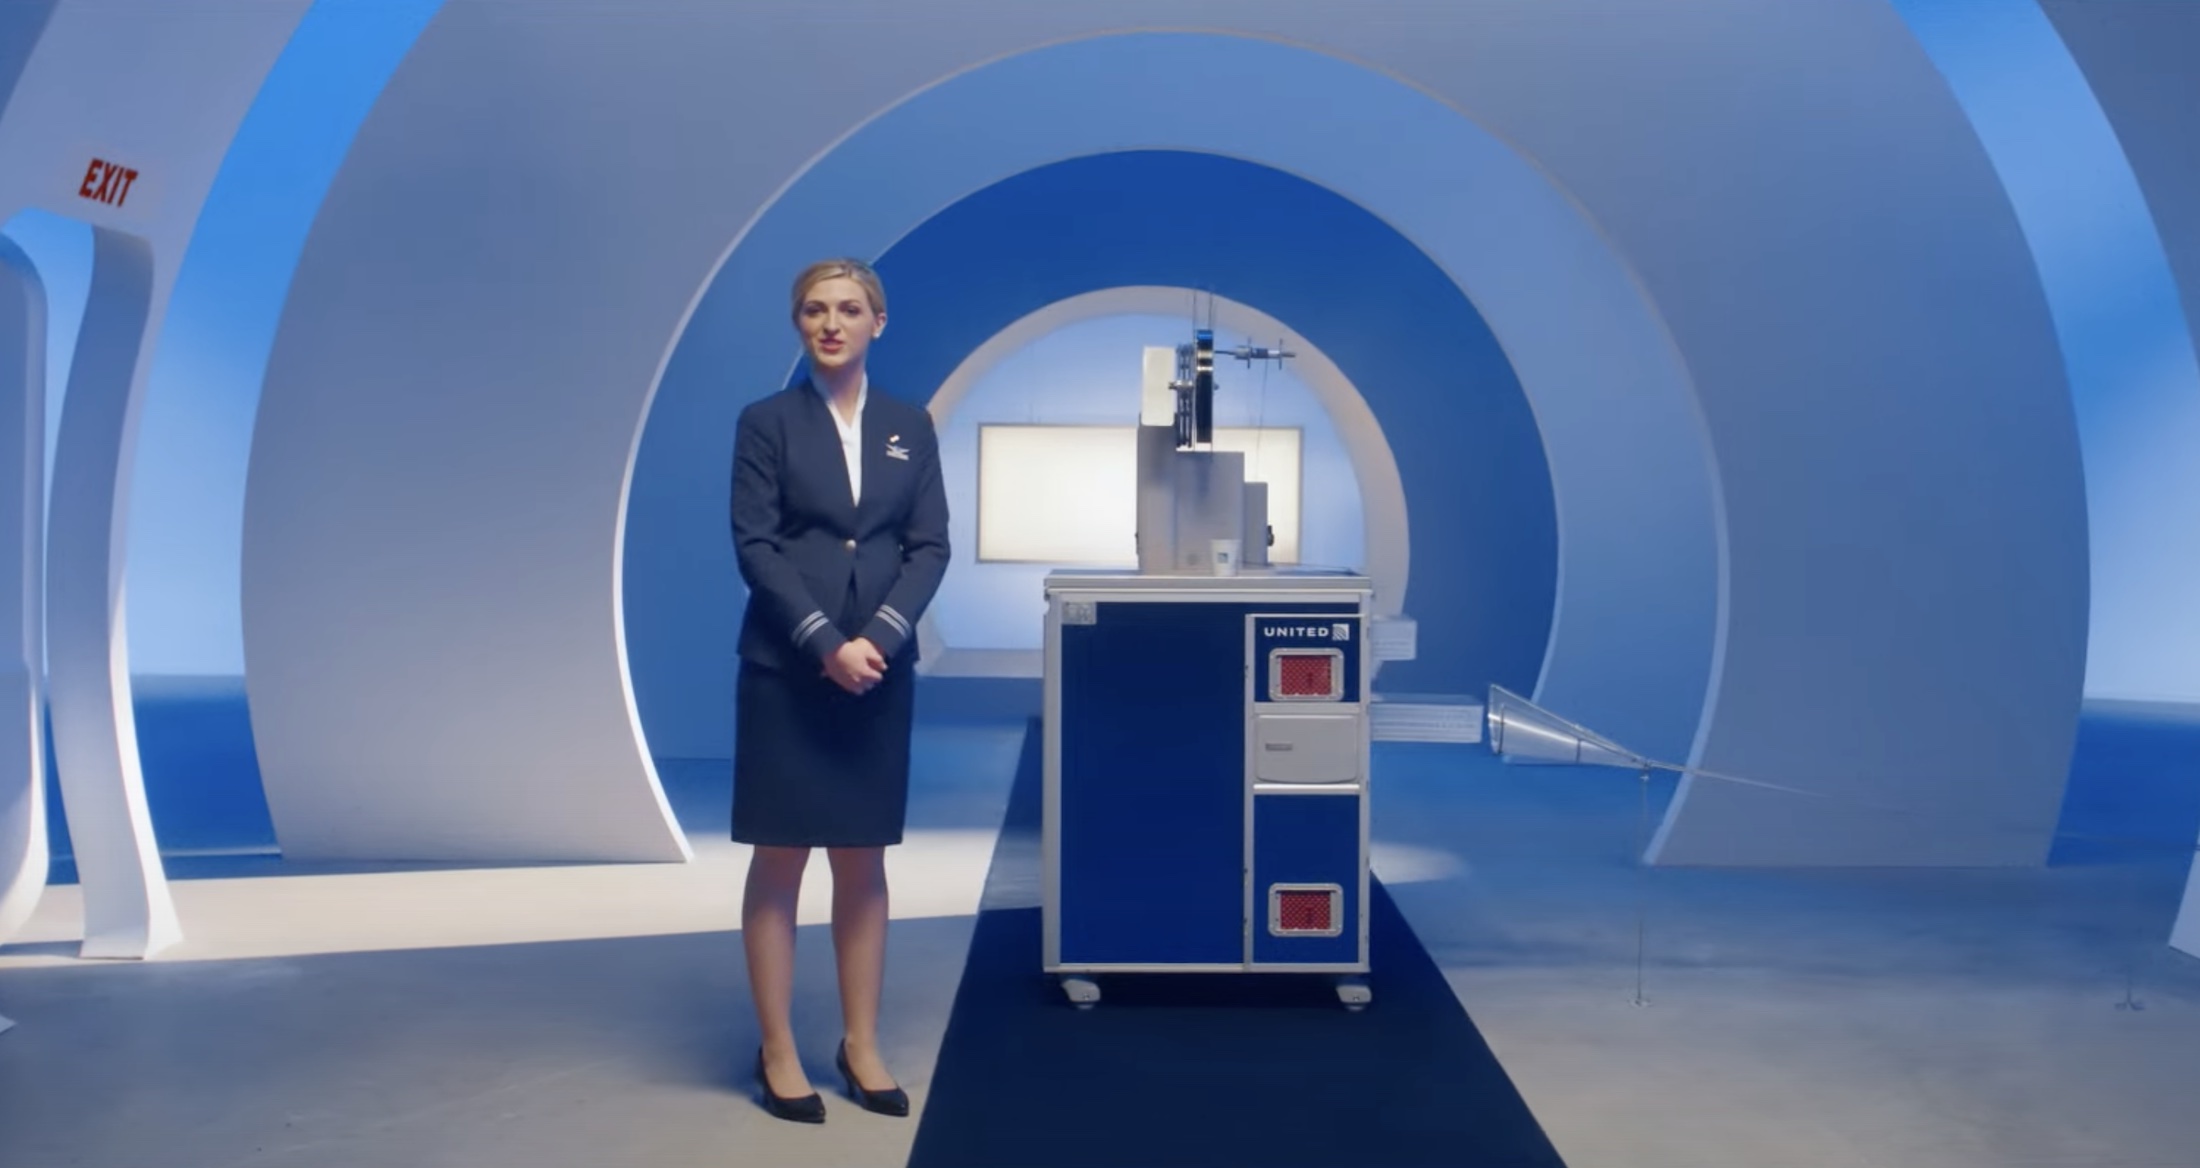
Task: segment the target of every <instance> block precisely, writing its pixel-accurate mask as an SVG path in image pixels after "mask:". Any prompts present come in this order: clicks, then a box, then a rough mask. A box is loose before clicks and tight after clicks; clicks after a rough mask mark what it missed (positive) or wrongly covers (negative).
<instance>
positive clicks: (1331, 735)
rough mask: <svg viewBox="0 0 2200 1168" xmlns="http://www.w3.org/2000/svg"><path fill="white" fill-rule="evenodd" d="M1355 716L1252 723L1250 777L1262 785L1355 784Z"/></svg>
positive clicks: (1267, 717) (1262, 718) (1269, 718)
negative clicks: (1252, 739)
mask: <svg viewBox="0 0 2200 1168" xmlns="http://www.w3.org/2000/svg"><path fill="white" fill-rule="evenodd" d="M1360 721H1361V719H1360V716H1359V715H1358V714H1356V713H1355V714H1262V715H1259V716H1257V717H1255V718H1254V719H1253V723H1254V741H1253V756H1254V760H1255V761H1254V764H1253V777H1254V779H1255V780H1257V781H1259V782H1263V783H1356V782H1358V781H1359V780H1360V757H1361V754H1360V737H1361V735H1360Z"/></svg>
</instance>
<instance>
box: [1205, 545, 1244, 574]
mask: <svg viewBox="0 0 2200 1168" xmlns="http://www.w3.org/2000/svg"><path fill="white" fill-rule="evenodd" d="M1212 545H1213V546H1212V550H1211V552H1210V554H1209V557H1208V562H1209V563H1211V564H1213V565H1214V569H1215V575H1217V576H1235V575H1237V574H1238V555H1239V553H1241V552H1243V551H1244V550H1245V541H1243V540H1237V539H1218V540H1214V541H1212Z"/></svg>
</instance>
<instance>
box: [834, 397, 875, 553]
mask: <svg viewBox="0 0 2200 1168" xmlns="http://www.w3.org/2000/svg"><path fill="white" fill-rule="evenodd" d="M877 402H878V386H876V385H873V386H872V387H871V396H870V397H869V398H868V399H867V400H865V401H864V403H863V437H862V440H861V441H862V446H861V448H860V449H859V451H858V453H859V454H860V455H861V457H862V459H863V498H862V500H861V501H860V502H859V503H858V504H857V506H856V518H857V520H858V521H859V522H860V521H861V520H862V519H863V518H864V517H865V516H867V515H872V514H876V513H877V512H878V504H879V502H880V500H881V499H883V498H884V497H885V490H886V481H887V474H886V467H887V462H886V440H887V437H888V435H887V433H886V421H885V420H884V419H883V418H881V417H879V410H878V407H877V404H876V403H877ZM835 437H838V435H837V434H836V435H835Z"/></svg>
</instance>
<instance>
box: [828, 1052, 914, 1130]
mask: <svg viewBox="0 0 2200 1168" xmlns="http://www.w3.org/2000/svg"><path fill="white" fill-rule="evenodd" d="M833 1065H834V1066H835V1067H837V1068H839V1070H840V1077H841V1078H843V1079H846V1080H847V1081H848V1094H849V1095H851V1096H853V1097H854V1098H855V1101H856V1103H857V1104H858V1105H859V1106H861V1107H862V1108H863V1109H864V1110H865V1111H876V1112H878V1113H879V1114H880V1115H907V1114H909V1093H908V1092H906V1091H903V1090H902V1089H901V1088H899V1087H888V1088H887V1089H886V1090H884V1091H870V1090H866V1089H865V1088H864V1086H863V1084H861V1083H858V1082H856V1073H855V1072H854V1071H852V1070H850V1069H848V1040H847V1039H845V1038H843V1039H841V1040H840V1049H839V1050H837V1051H835V1052H833Z"/></svg>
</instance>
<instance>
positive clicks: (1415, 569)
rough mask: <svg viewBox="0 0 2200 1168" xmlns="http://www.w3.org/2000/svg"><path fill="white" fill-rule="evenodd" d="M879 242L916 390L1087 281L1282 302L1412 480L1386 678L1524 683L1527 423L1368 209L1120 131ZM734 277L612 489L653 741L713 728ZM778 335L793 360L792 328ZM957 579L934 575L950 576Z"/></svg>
mask: <svg viewBox="0 0 2200 1168" xmlns="http://www.w3.org/2000/svg"><path fill="white" fill-rule="evenodd" d="M876 262H877V266H878V269H879V273H880V275H881V277H882V278H883V279H884V280H885V282H886V286H887V293H888V316H889V319H890V322H891V323H890V324H889V327H888V329H887V333H886V336H885V338H884V339H882V340H881V341H880V342H879V344H878V346H877V347H876V348H874V349H873V350H872V365H871V368H872V373H873V377H874V380H875V381H876V383H877V384H878V385H879V386H881V387H882V389H884V390H885V391H887V392H891V393H894V394H896V395H898V396H901V397H904V398H907V399H909V400H911V401H914V402H918V403H923V402H927V401H929V400H930V398H931V396H932V394H933V392H934V391H935V390H936V389H937V388H938V387H939V386H940V384H941V383H942V382H944V381H945V380H946V379H947V378H948V377H949V375H951V374H952V373H953V372H954V370H955V369H956V367H957V366H958V365H960V364H961V363H962V361H963V360H964V358H965V357H967V356H968V355H969V354H970V353H971V352H972V351H973V350H975V349H977V348H978V347H979V346H980V345H982V344H984V343H985V342H986V341H987V340H989V339H990V338H992V337H993V336H994V335H996V334H997V333H999V332H1000V331H1001V330H1003V329H1005V328H1006V327H1008V326H1009V325H1011V324H1013V323H1015V322H1016V321H1017V320H1019V319H1021V318H1022V317H1024V316H1026V315H1028V314H1030V313H1032V312H1035V311H1037V310H1039V309H1041V308H1044V307H1046V306H1047V305H1050V304H1053V303H1056V302H1059V301H1062V300H1066V299H1069V298H1071V297H1073V296H1077V295H1081V294H1083V293H1086V292H1092V291H1096V290H1100V289H1105V288H1112V287H1122V286H1129V285H1159V286H1170V287H1185V288H1198V289H1204V290H1207V291H1211V292H1214V293H1215V294H1217V295H1220V296H1223V297H1226V298H1228V299H1231V300H1235V301H1237V302H1239V303H1242V304H1246V305H1249V306H1251V307H1253V308H1255V309H1258V310H1260V311H1262V312H1265V313H1267V314H1269V315H1270V316H1272V317H1274V318H1276V319H1278V320H1280V321H1282V322H1283V323H1284V324H1285V325H1287V326H1288V327H1289V328H1291V329H1292V331H1293V332H1294V333H1296V334H1298V335H1300V336H1303V337H1305V338H1306V340H1307V341H1308V343H1310V344H1312V345H1314V346H1315V347H1317V348H1319V349H1320V350H1321V351H1322V352H1324V353H1325V354H1327V355H1328V356H1329V357H1330V358H1331V359H1332V360H1333V361H1335V362H1336V364H1337V365H1338V367H1339V368H1340V369H1341V370H1342V371H1343V373H1344V374H1345V376H1346V377H1348V378H1349V379H1350V380H1351V381H1352V382H1353V384H1354V385H1356V386H1357V387H1358V388H1359V389H1360V391H1361V393H1362V395H1363V396H1364V397H1365V398H1366V399H1367V402H1368V404H1369V406H1370V407H1371V409H1372V410H1373V411H1374V413H1375V416H1376V418H1377V419H1378V421H1380V422H1381V424H1382V425H1383V427H1384V430H1385V433H1386V436H1387V438H1388V440H1389V442H1390V445H1391V448H1392V450H1393V452H1394V454H1395V456H1396V458H1397V462H1398V467H1399V472H1400V475H1401V477H1402V479H1403V481H1404V485H1405V492H1406V499H1407V506H1408V510H1409V521H1410V522H1412V523H1413V527H1412V550H1413V559H1412V571H1411V576H1410V578H1409V581H1408V584H1407V594H1406V601H1405V604H1406V609H1407V611H1408V612H1409V613H1410V614H1411V615H1412V616H1414V617H1415V618H1416V619H1417V620H1419V622H1420V626H1421V648H1422V658H1421V659H1420V660H1419V661H1415V662H1406V663H1399V664H1397V665H1395V666H1392V667H1389V668H1386V670H1385V672H1384V676H1383V681H1384V685H1385V686H1386V687H1387V688H1390V689H1393V690H1398V691H1403V690H1441V691H1446V692H1474V691H1478V690H1480V689H1481V688H1482V687H1484V686H1487V685H1488V684H1489V683H1491V682H1501V683H1503V684H1506V685H1508V686H1513V687H1516V688H1521V689H1527V688H1530V687H1532V686H1533V684H1534V682H1535V677H1536V672H1537V670H1538V669H1539V668H1540V666H1541V663H1542V657H1543V651H1544V645H1545V642H1546V640H1547V638H1548V636H1549V631H1550V620H1551V607H1552V601H1553V597H1554V594H1555V588H1556V572H1557V528H1556V517H1555V513H1554V509H1553V504H1552V495H1551V481H1550V472H1549V469H1548V467H1547V466H1546V464H1545V462H1544V458H1543V448H1542V444H1541V440H1540V438H1539V436H1538V434H1537V431H1536V427H1535V422H1534V419H1533V417H1532V415H1531V414H1530V412H1529V409H1528V405H1527V402H1526V399H1525V397H1524V396H1523V394H1522V392H1521V389H1520V385H1519V382H1518V381H1517V379H1516V378H1515V377H1514V375H1513V373H1512V369H1511V367H1510V365H1509V364H1508V363H1507V361H1506V359H1505V357H1504V354H1503V353H1502V351H1501V350H1500V349H1499V347H1498V345H1497V342H1496V340H1495V338H1494V337H1492V336H1491V334H1490V332H1489V329H1488V327H1487V326H1486V325H1485V324H1484V323H1483V321H1482V319H1481V317H1480V316H1479V314H1477V312H1476V311H1475V309H1474V307H1473V305H1471V304H1470V303H1468V301H1467V299H1466V297H1465V296H1464V295H1463V294H1462V293H1461V292H1460V291H1459V289H1458V287H1457V286H1456V285H1454V284H1453V283H1452V282H1451V281H1450V280H1449V279H1448V278H1447V277H1446V276H1445V275H1444V274H1443V272H1442V271H1441V270H1439V269H1438V268H1437V267H1436V265H1435V264H1434V263H1432V262H1431V261H1430V260H1429V259H1428V258H1427V257H1426V256H1425V255H1423V254H1422V253H1421V252H1420V251H1419V250H1418V249H1416V248H1415V247H1414V246H1413V245H1412V244H1411V243H1410V242H1408V241H1407V240H1405V239H1404V238H1402V237H1400V236H1399V235H1398V234H1397V233H1396V232H1394V231H1392V230H1391V229H1390V228H1389V227H1388V226H1387V225H1386V224H1384V223H1383V222H1382V221H1381V220H1379V219H1377V218H1375V217H1374V216H1373V215H1370V214H1368V213H1367V212H1366V211H1364V210H1362V209H1361V208H1359V207H1358V206H1357V205H1355V204H1353V203H1352V202H1350V201H1348V200H1346V199H1344V198H1341V197H1339V196H1338V195H1336V194H1334V193H1331V192H1329V191H1327V190H1324V189H1322V188H1320V187H1317V186H1315V185H1313V184H1311V183H1309V182H1306V181H1305V180H1303V179H1299V178H1296V177H1294V176H1292V175H1288V174H1285V173H1283V172H1281V171H1278V170H1274V169H1271V168H1267V167H1263V166H1257V165H1254V164H1251V163H1246V162H1241V161H1237V160H1234V159H1228V158H1222V157H1217V156H1213V155H1206V154H1193V153H1179V152H1167V151H1138V152H1125V153H1114V154H1102V155H1095V156H1092V157H1087V158H1077V159H1072V160H1069V161H1065V162H1060V163H1056V164H1053V165H1049V166H1043V167H1039V168H1037V169H1034V170H1030V171H1027V172H1025V173H1023V174H1020V175H1017V176H1015V177H1013V178H1010V179H1007V180H1005V181H1002V182H1000V183H997V184H995V185H993V186H991V187H989V188H986V189H984V190H980V191H977V192H975V193H973V194H971V195H969V196H967V197H966V198H963V199H961V200H959V201H957V202H956V203H954V204H953V205H951V206H949V207H947V208H945V209H943V210H941V211H940V212H939V213H937V214H936V215H934V216H933V217H932V218H931V219H929V220H927V221H926V222H925V223H923V224H922V225H921V226H919V227H918V228H916V229H915V230H914V231H912V232H910V233H909V234H908V235H907V236H905V237H904V238H902V239H901V240H900V241H899V242H898V243H896V244H895V245H894V246H893V247H892V248H890V249H889V250H888V251H887V252H886V253H885V254H884V255H882V256H879V257H877V261H876ZM793 276H794V269H792V268H790V269H789V270H788V272H787V278H788V279H789V280H791V279H792V278H793ZM730 299H731V297H730V293H729V292H728V291H727V279H726V277H725V275H724V274H723V273H721V275H720V277H719V279H718V280H717V281H716V282H715V283H714V284H713V285H712V287H711V289H710V290H709V291H707V292H706V293H705V295H704V297H703V299H702V301H701V303H700V304H699V305H698V306H697V309H696V312H695V314H694V316H693V317H692V318H691V320H690V322H689V325H688V329H687V331H686V333H685V334H684V335H683V336H682V337H681V339H680V341H679V343H678V345H677V347H676V348H675V350H674V352H673V354H672V356H671V358H670V360H669V361H668V363H667V366H666V371H665V376H664V379H663V382H662V384H661V385H660V386H659V388H658V396H657V399H656V401H655V403H654V404H653V406H652V413H651V417H650V421H649V424H648V427H647V431H646V432H645V434H644V437H643V441H642V445H641V452H640V455H639V459H638V463H637V466H636V469H635V474H634V485H633V491H632V494H631V496H630V501H629V504H628V507H629V510H628V528H627V545H626V578H625V606H626V621H627V650H628V660H629V663H630V667H631V671H632V677H633V685H634V692H635V700H636V703H637V705H638V707H639V710H640V715H641V720H642V726H643V730H644V732H645V733H646V734H647V735H648V739H649V744H650V749H651V750H652V751H653V752H654V753H656V754H658V755H660V756H672V757H718V756H721V755H723V754H725V753H726V752H727V751H728V750H729V749H730V746H731V733H732V732H731V719H730V710H731V702H732V660H733V645H734V635H735V632H736V630H737V627H738V620H739V613H740V606H741V598H742V595H743V592H742V585H741V582H740V579H739V577H738V575H736V574H735V573H734V571H733V566H732V557H731V555H730V553H729V552H727V551H726V550H725V545H726V543H727V540H728V536H727V532H726V520H725V507H726V491H727V483H728V481H729V476H730V470H729V466H730V463H729V451H730V445H731V441H732V434H733V422H734V416H735V414H736V413H737V412H738V410H739V406H740V404H741V402H742V401H745V400H746V395H737V394H732V393H729V392H728V387H726V386H725V385H724V384H723V383H722V379H721V375H720V373H719V369H720V368H721V367H722V364H723V363H724V362H726V361H727V360H728V359H729V358H730V356H731V355H732V354H731V353H730V351H729V348H728V346H729V345H731V344H733V343H734V342H731V341H729V340H728V338H730V337H734V336H737V335H740V334H741V333H743V332H748V333H750V334H751V335H753V330H754V329H755V327H756V322H754V321H753V320H747V319H744V318H742V317H740V316H739V315H737V314H735V313H733V312H732V311H731V306H730V303H729V301H730ZM784 336H785V338H786V340H785V342H784V343H785V345H786V348H785V350H784V351H785V353H786V359H787V361H788V362H789V365H790V367H791V366H792V364H793V362H794V361H795V359H796V357H797V355H798V350H797V347H796V345H795V341H794V334H793V332H792V330H791V328H790V329H789V331H788V332H787V333H785V334H784ZM951 473H952V471H951ZM958 584H959V581H958V579H957V578H956V577H953V576H950V577H949V579H948V582H947V584H946V585H945V588H947V589H953V588H956V587H958ZM949 603H950V604H953V603H954V601H952V600H950V601H949Z"/></svg>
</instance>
